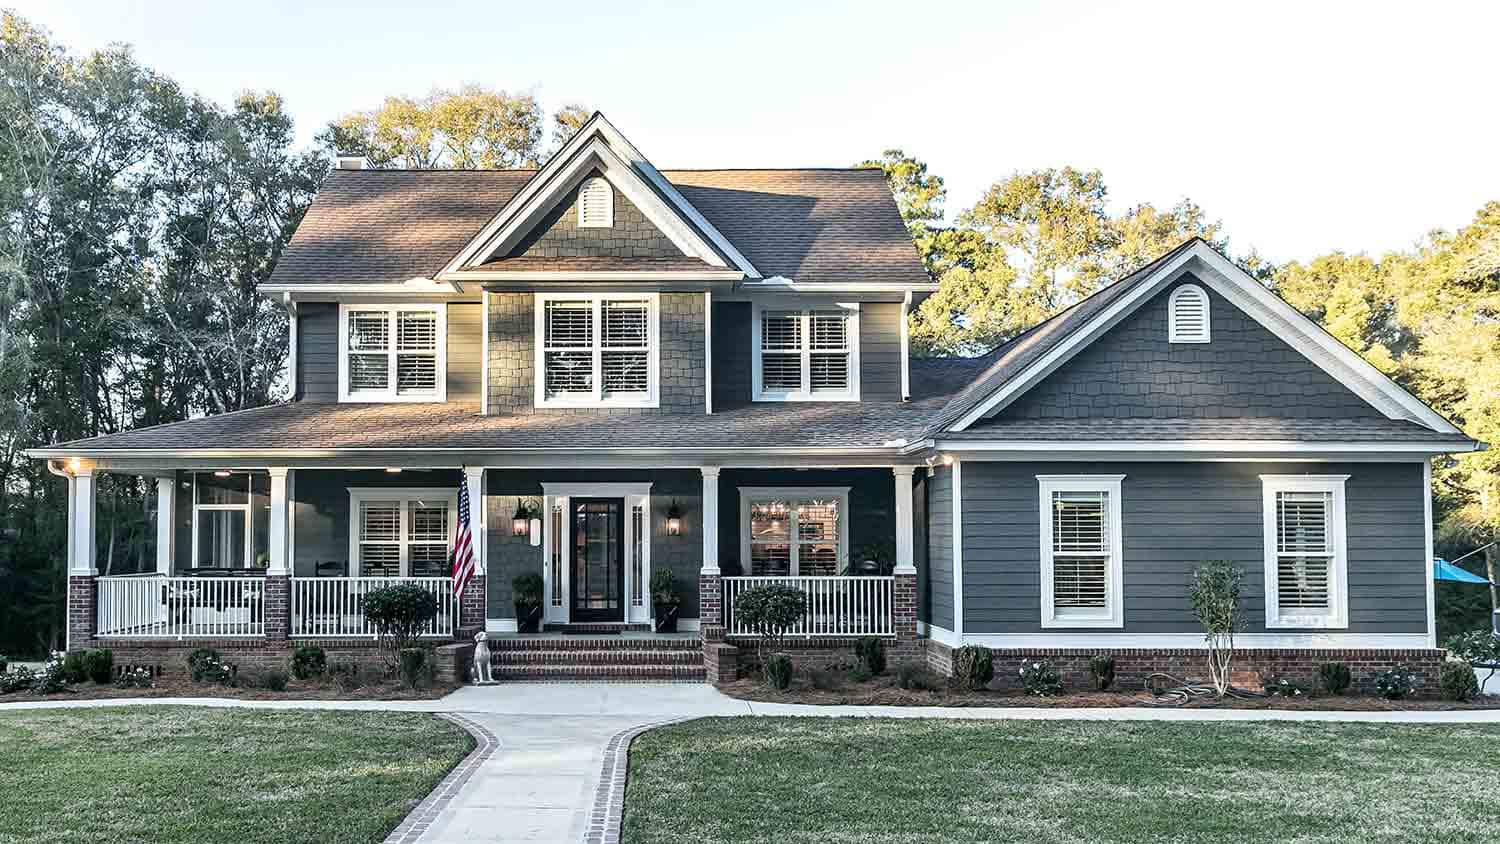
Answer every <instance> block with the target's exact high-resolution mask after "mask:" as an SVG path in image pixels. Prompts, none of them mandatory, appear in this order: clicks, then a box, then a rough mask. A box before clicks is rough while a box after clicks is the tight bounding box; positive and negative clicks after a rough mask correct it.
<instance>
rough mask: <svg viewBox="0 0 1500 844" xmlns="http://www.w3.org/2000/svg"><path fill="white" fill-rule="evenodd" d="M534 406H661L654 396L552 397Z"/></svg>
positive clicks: (548, 407)
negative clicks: (609, 397) (600, 398)
mask: <svg viewBox="0 0 1500 844" xmlns="http://www.w3.org/2000/svg"><path fill="white" fill-rule="evenodd" d="M535 406H536V407H537V408H539V409H556V408H570V409H580V408H591V407H592V408H622V409H628V408H655V407H660V406H661V401H660V400H658V399H654V398H651V399H616V400H611V399H604V400H601V401H595V400H594V399H567V398H552V399H541V400H538V401H537V402H536V405H535Z"/></svg>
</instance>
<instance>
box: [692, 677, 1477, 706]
mask: <svg viewBox="0 0 1500 844" xmlns="http://www.w3.org/2000/svg"><path fill="white" fill-rule="evenodd" d="M719 690H720V691H722V692H723V693H724V694H726V695H729V696H730V697H734V698H739V699H740V700H753V701H760V702H763V703H805V704H811V705H814V706H954V707H970V706H996V707H1005V706H1012V707H1022V706H1029V707H1037V706H1045V707H1053V708H1062V709H1080V708H1087V707H1150V708H1163V704H1161V703H1157V702H1156V699H1155V698H1154V697H1153V696H1152V695H1151V694H1150V693H1148V692H1145V691H1140V692H1124V691H1109V692H1097V691H1078V692H1068V693H1066V694H1063V695H1060V696H1057V697H1045V698H1043V697H1032V696H1030V695H1027V694H1026V693H1025V692H1022V691H990V690H988V689H985V690H979V691H970V690H968V689H962V688H957V687H948V688H942V689H938V690H936V691H920V690H909V689H900V688H897V687H896V686H895V681H894V679H893V678H891V677H889V676H886V677H876V678H874V679H873V680H870V681H869V682H866V683H855V682H852V681H849V682H843V683H841V684H838V685H835V686H831V687H825V688H816V687H815V686H814V685H813V684H812V683H811V682H810V681H809V680H807V679H805V678H802V677H798V678H796V679H794V680H793V681H792V687H791V688H789V689H787V690H786V691H784V692H780V691H777V690H775V689H773V688H771V687H770V686H767V685H766V684H765V682H764V681H762V680H761V679H760V678H758V677H752V678H746V679H741V680H737V681H735V682H733V683H731V684H729V685H726V686H720V687H719ZM1176 708H1186V709H1298V710H1323V711H1341V712H1402V711H1416V712H1424V711H1439V712H1441V711H1449V710H1459V709H1500V696H1495V695H1491V696H1488V697H1482V698H1475V699H1474V700H1471V701H1469V702H1467V703H1455V702H1453V701H1447V700H1385V699H1383V698H1378V697H1373V696H1368V695H1353V694H1350V695H1308V696H1303V697H1263V698H1250V699H1243V698H1226V699H1224V700H1221V701H1215V700H1194V701H1191V702H1189V703H1186V704H1183V705H1182V706H1181V707H1176Z"/></svg>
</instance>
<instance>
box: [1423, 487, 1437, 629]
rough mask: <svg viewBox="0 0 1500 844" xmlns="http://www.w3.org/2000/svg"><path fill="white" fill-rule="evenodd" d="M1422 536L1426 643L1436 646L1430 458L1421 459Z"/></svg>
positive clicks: (1434, 555) (1434, 554) (1435, 584)
mask: <svg viewBox="0 0 1500 844" xmlns="http://www.w3.org/2000/svg"><path fill="white" fill-rule="evenodd" d="M1422 537H1423V541H1424V542H1425V543H1426V549H1427V550H1426V555H1425V556H1424V557H1423V558H1422V580H1424V581H1425V582H1426V583H1427V645H1428V647H1433V648H1435V647H1437V582H1436V580H1435V579H1434V577H1433V571H1432V560H1433V558H1434V557H1436V556H1437V554H1436V553H1435V552H1434V551H1433V548H1432V460H1431V458H1429V459H1427V460H1424V461H1422Z"/></svg>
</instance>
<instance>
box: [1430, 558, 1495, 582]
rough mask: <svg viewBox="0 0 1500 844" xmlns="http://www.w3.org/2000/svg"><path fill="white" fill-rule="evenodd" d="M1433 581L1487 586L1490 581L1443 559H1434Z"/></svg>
mask: <svg viewBox="0 0 1500 844" xmlns="http://www.w3.org/2000/svg"><path fill="white" fill-rule="evenodd" d="M1432 579H1433V580H1451V581H1454V582H1455V583H1480V584H1484V585H1486V586H1488V585H1489V581H1488V580H1486V579H1485V578H1483V577H1480V576H1479V575H1477V574H1474V573H1473V572H1471V571H1466V570H1464V569H1461V568H1459V567H1458V566H1456V565H1454V564H1453V563H1450V562H1448V561H1447V560H1445V559H1443V558H1442V557H1433V558H1432Z"/></svg>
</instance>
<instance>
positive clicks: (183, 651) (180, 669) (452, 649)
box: [73, 638, 474, 683]
mask: <svg viewBox="0 0 1500 844" xmlns="http://www.w3.org/2000/svg"><path fill="white" fill-rule="evenodd" d="M433 644H434V645H435V647H434V648H433V658H434V660H435V661H436V670H435V676H436V678H437V680H438V681H439V682H455V683H461V682H465V680H466V677H467V673H468V669H469V664H470V663H471V662H473V659H474V643H473V642H436V643H433ZM303 646H317V647H320V648H322V649H323V651H324V653H325V654H327V656H328V662H329V663H330V664H332V663H335V662H353V663H355V664H357V665H359V666H360V667H361V668H362V669H366V670H373V669H382V668H384V667H385V665H386V662H385V656H384V654H383V653H382V652H381V650H380V648H379V647H378V646H377V645H376V643H375V641H374V640H373V639H358V640H349V639H295V640H288V639H282V640H280V641H273V640H271V639H269V638H266V639H190V640H184V641H180V642H179V641H175V640H161V639H94V640H89V641H84V642H80V641H75V642H74V643H73V648H74V649H75V650H81V649H83V648H109V649H110V651H111V652H113V653H114V660H115V667H116V668H117V669H125V668H148V669H150V670H151V671H152V673H153V674H155V675H156V676H158V677H166V678H168V679H174V678H185V677H187V676H188V667H187V658H188V654H191V653H192V652H193V651H195V650H197V649H199V648H213V649H214V650H216V651H218V652H219V655H220V656H221V657H223V658H224V661H225V662H227V663H229V664H230V665H233V666H236V667H237V668H238V669H239V672H240V673H241V674H253V673H257V672H260V671H265V670H266V669H270V668H279V669H281V670H283V671H288V672H289V671H291V667H292V651H293V650H295V649H297V648H299V647H303Z"/></svg>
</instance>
